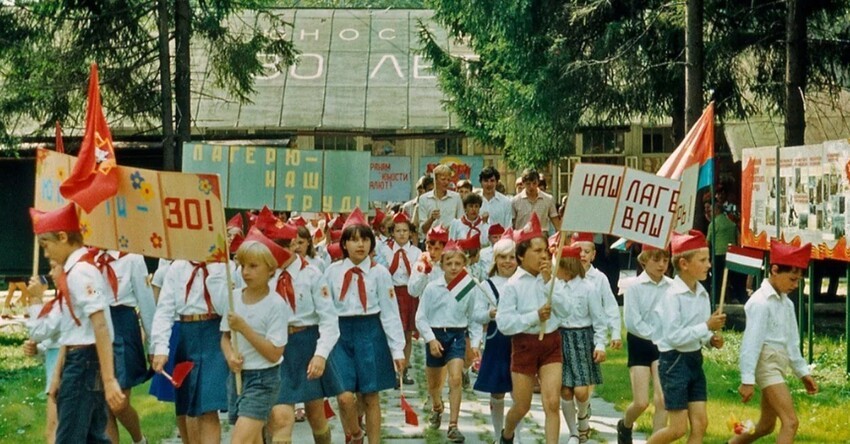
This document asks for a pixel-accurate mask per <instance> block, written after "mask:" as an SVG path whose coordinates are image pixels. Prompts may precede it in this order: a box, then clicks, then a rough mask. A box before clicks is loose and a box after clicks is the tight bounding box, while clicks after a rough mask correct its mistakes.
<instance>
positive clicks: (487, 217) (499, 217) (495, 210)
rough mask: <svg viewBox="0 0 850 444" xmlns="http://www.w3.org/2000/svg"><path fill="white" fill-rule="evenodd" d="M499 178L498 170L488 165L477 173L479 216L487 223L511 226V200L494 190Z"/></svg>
mask: <svg viewBox="0 0 850 444" xmlns="http://www.w3.org/2000/svg"><path fill="white" fill-rule="evenodd" d="M500 178H501V176H500V174H499V171H498V170H496V169H495V168H493V167H491V166H489V167H487V168H484V169H483V170H481V172H480V173H478V183H479V184H481V193H480V194H481V198H482V200H483V202H482V204H481V217H482V218H484V221H486V222H487V223H488V224H490V225H493V224H499V225H501V226H503V227H509V226H511V222H513V221H512V219H513V212H512V210H511V200H510V199H509V198H508V197H507V196H505V195H504V194H502V193H500V192H498V191H496V185H497V184H498V183H499V179H500Z"/></svg>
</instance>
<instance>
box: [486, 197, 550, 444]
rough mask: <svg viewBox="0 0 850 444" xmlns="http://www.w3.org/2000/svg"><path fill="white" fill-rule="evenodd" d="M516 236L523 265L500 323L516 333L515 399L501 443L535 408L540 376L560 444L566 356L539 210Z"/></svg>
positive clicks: (507, 293) (505, 297)
mask: <svg viewBox="0 0 850 444" xmlns="http://www.w3.org/2000/svg"><path fill="white" fill-rule="evenodd" d="M513 235H514V242H515V243H516V257H517V261H518V262H519V268H517V271H516V272H515V273H514V275H513V276H511V277H510V279H508V283H507V284H506V285H505V288H504V292H503V294H502V297H501V298H500V299H499V307H498V309H497V310H496V324H497V325H498V326H499V330H501V331H502V333H503V334H505V335H507V336H513V337H512V338H511V350H512V352H511V380H512V385H513V392H512V393H511V396H512V397H513V401H514V402H513V405H512V406H511V408H510V410H509V411H508V414H507V416H506V417H505V428H504V429H503V430H502V432H501V436H500V438H499V442H500V443H503V444H504V443H507V444H511V443H513V442H514V433H515V432H516V428H517V426H518V425H519V423H520V421H521V420H522V418H523V417H524V416H525V415H526V414H527V413H528V411H529V409H530V408H531V397H532V394H533V392H534V384H535V383H536V382H537V381H538V380H539V381H540V393H541V400H542V404H543V411H544V413H545V415H546V420H545V433H546V443H547V444H555V443H557V442H558V434H559V433H560V429H561V419H560V417H559V416H558V402H559V399H560V392H561V377H562V374H561V361H562V357H561V356H562V355H561V334H560V333H559V332H558V326H559V325H560V320H559V319H557V317H554V316H552V306H551V304H549V303H548V301H547V299H546V294H547V291H548V284H547V282H548V281H549V279H552V278H553V277H552V262H551V260H550V259H549V252H548V251H547V245H546V237H545V236H544V234H543V231H542V230H541V228H540V220H539V219H538V218H537V214H536V213H532V214H531V219H530V220H529V222H528V223H527V224H526V225H525V226H523V228H522V229H521V230H517V231H514V233H513ZM550 317H552V318H553V319H549V318H550ZM541 331H542V332H543V333H544V335H543V340H542V341H541V340H540V339H539V338H538V335H539V333H540V332H541Z"/></svg>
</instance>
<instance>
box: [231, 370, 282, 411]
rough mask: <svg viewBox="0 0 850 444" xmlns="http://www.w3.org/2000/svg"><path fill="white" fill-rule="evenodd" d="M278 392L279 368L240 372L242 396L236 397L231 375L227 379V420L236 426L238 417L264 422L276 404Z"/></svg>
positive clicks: (234, 382)
mask: <svg viewBox="0 0 850 444" xmlns="http://www.w3.org/2000/svg"><path fill="white" fill-rule="evenodd" d="M279 391H280V368H278V366H277V365H276V366H274V367H269V368H264V369H260V370H242V394H241V395H238V396H237V395H236V381H235V378H234V377H233V373H231V374H230V376H228V377H227V404H228V408H227V419H228V420H229V421H230V423H231V424H236V420H237V419H238V418H239V417H240V416H244V417H246V418H251V419H256V420H259V421H266V420H267V419H268V417H269V413H271V411H272V407H274V405H275V404H276V403H277V395H278V392H279Z"/></svg>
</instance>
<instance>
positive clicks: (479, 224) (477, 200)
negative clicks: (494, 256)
mask: <svg viewBox="0 0 850 444" xmlns="http://www.w3.org/2000/svg"><path fill="white" fill-rule="evenodd" d="M482 202H483V200H482V199H481V196H480V195H478V194H475V193H469V194H467V195H466V197H464V198H463V216H461V217H459V218H457V219H455V220H453V221H452V223H451V225H449V239H455V240H457V239H466V238H468V237H472V236H476V237H478V238H480V239H481V245H484V246H487V245H490V239H489V237H488V236H489V231H490V225H489V224H488V223H487V222H485V221H484V219H482V218H481V215H479V214H478V212H479V210H481V203H482Z"/></svg>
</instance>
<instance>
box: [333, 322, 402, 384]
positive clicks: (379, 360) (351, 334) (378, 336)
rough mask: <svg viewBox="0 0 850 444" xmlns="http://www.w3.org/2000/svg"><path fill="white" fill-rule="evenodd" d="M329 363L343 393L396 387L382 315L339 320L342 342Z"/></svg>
mask: <svg viewBox="0 0 850 444" xmlns="http://www.w3.org/2000/svg"><path fill="white" fill-rule="evenodd" d="M330 361H331V362H332V363H333V367H334V371H335V372H336V374H337V375H339V378H340V381H341V382H342V389H343V391H346V392H354V393H376V392H380V391H381V390H389V389H391V388H394V387H395V366H394V365H393V358H392V354H391V353H390V347H389V345H387V335H386V334H385V333H384V327H383V325H381V318H380V314H373V315H367V316H345V317H340V318H339V341H338V342H337V343H336V347H334V350H333V352H331V359H330Z"/></svg>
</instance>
